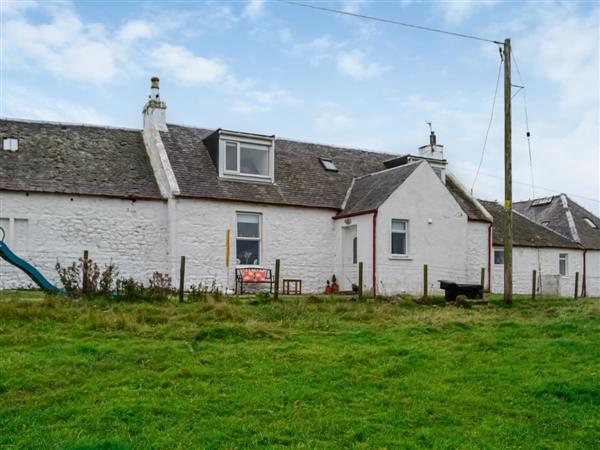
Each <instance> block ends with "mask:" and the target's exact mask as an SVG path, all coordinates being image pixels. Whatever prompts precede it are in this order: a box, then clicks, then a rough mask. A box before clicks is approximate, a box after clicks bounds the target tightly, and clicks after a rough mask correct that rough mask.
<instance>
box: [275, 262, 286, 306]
mask: <svg viewBox="0 0 600 450" xmlns="http://www.w3.org/2000/svg"><path fill="white" fill-rule="evenodd" d="M279 266H280V261H279V260H278V259H276V260H275V283H274V284H275V292H273V300H275V301H277V300H279ZM284 287H285V286H284Z"/></svg>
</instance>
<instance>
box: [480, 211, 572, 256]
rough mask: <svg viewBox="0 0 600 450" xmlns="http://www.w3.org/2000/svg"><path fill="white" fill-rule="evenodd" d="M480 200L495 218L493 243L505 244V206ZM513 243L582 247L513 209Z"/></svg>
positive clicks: (522, 245) (519, 244) (525, 245)
mask: <svg viewBox="0 0 600 450" xmlns="http://www.w3.org/2000/svg"><path fill="white" fill-rule="evenodd" d="M479 202H480V203H481V204H482V205H483V207H484V208H485V209H486V210H487V211H488V212H489V213H490V214H491V215H492V217H493V218H494V226H493V234H492V243H493V245H504V208H503V207H502V205H500V204H499V203H497V202H489V201H484V200H479ZM513 244H514V245H515V246H517V247H552V248H581V247H580V246H579V245H578V244H577V243H576V242H574V241H572V240H570V239H568V238H567V237H565V236H562V235H560V234H559V233H557V232H555V231H553V230H551V229H549V228H547V227H545V226H543V225H540V224H538V223H536V222H534V221H533V220H530V219H529V218H527V217H525V216H524V215H522V214H520V213H519V212H517V211H513Z"/></svg>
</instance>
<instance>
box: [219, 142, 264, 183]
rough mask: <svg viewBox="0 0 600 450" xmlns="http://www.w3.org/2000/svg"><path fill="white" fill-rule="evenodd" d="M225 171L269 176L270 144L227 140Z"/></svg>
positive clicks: (236, 173) (235, 173)
mask: <svg viewBox="0 0 600 450" xmlns="http://www.w3.org/2000/svg"><path fill="white" fill-rule="evenodd" d="M225 173H226V174H234V175H252V176H260V177H268V176H269V146H268V145H260V144H251V143H246V142H236V141H225Z"/></svg>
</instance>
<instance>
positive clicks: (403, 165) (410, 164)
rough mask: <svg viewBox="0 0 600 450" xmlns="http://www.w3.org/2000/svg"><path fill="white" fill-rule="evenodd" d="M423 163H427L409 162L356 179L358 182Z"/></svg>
mask: <svg viewBox="0 0 600 450" xmlns="http://www.w3.org/2000/svg"><path fill="white" fill-rule="evenodd" d="M422 162H425V161H413V162H409V163H406V164H402V165H401V166H396V167H390V168H389V169H383V170H378V171H377V172H371V173H368V174H366V175H361V176H360V177H356V179H357V180H361V179H363V178H367V177H370V176H373V175H379V174H380V173H383V172H390V171H392V170H396V169H402V168H404V167H408V166H412V165H414V164H421V163H422Z"/></svg>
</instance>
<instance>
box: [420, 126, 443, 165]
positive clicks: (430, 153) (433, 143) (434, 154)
mask: <svg viewBox="0 0 600 450" xmlns="http://www.w3.org/2000/svg"><path fill="white" fill-rule="evenodd" d="M419 156H422V157H423V158H430V159H440V160H443V159H444V146H443V145H439V144H438V143H437V139H436V136H435V131H431V133H430V135H429V145H423V146H422V147H419Z"/></svg>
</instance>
